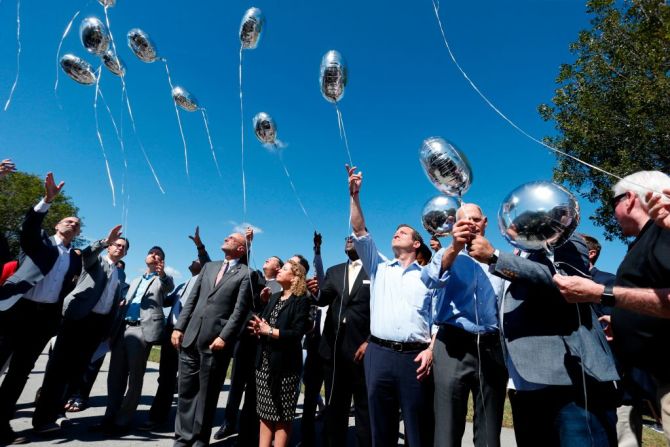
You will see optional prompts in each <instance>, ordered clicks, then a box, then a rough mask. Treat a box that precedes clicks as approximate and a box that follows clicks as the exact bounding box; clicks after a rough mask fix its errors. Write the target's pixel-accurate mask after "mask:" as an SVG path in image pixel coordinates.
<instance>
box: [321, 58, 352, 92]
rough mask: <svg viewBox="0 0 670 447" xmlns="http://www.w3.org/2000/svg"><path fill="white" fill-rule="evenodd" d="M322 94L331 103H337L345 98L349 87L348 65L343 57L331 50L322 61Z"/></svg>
mask: <svg viewBox="0 0 670 447" xmlns="http://www.w3.org/2000/svg"><path fill="white" fill-rule="evenodd" d="M319 83H320V84H321V94H322V95H323V97H324V98H326V99H327V100H328V101H330V102H337V101H339V100H340V99H342V96H344V88H345V87H346V86H347V63H346V62H345V60H344V58H343V57H342V55H341V54H340V53H339V52H338V51H335V50H330V51H329V52H327V53H326V54H325V55H324V56H323V58H322V59H321V71H320V75H319Z"/></svg>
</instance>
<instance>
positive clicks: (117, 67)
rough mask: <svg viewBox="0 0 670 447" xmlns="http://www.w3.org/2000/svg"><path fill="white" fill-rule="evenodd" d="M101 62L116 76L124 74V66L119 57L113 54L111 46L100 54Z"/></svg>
mask: <svg viewBox="0 0 670 447" xmlns="http://www.w3.org/2000/svg"><path fill="white" fill-rule="evenodd" d="M102 63H103V64H105V67H107V69H108V70H109V71H111V72H112V73H114V74H115V75H117V76H123V75H124V74H126V67H124V65H123V62H121V59H119V58H118V57H117V56H116V54H114V52H113V51H112V49H111V48H110V49H108V50H107V51H105V54H103V55H102Z"/></svg>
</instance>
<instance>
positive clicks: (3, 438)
mask: <svg viewBox="0 0 670 447" xmlns="http://www.w3.org/2000/svg"><path fill="white" fill-rule="evenodd" d="M29 442H30V441H29V440H28V438H26V437H25V436H19V435H17V434H16V432H15V431H14V430H12V429H11V428H5V429H3V430H0V445H21V444H28V443H29Z"/></svg>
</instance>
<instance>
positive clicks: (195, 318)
mask: <svg viewBox="0 0 670 447" xmlns="http://www.w3.org/2000/svg"><path fill="white" fill-rule="evenodd" d="M221 265H222V261H211V262H208V263H207V264H205V266H204V267H203V268H202V271H201V272H200V274H199V275H198V280H197V281H196V283H195V285H194V286H193V290H191V295H190V296H189V297H188V298H187V300H186V304H185V305H184V308H183V309H182V311H181V313H180V314H179V319H178V320H177V324H175V327H174V328H175V329H176V330H178V331H182V332H183V333H184V341H183V342H182V347H184V348H187V347H189V346H191V345H193V344H194V343H195V345H196V346H197V348H198V350H200V351H203V352H211V351H210V349H209V345H210V344H211V343H212V342H213V341H214V339H215V338H216V337H221V339H223V340H224V341H225V342H226V343H227V344H230V345H231V346H233V345H234V343H235V341H236V339H237V336H238V335H239V333H240V330H241V329H242V327H243V326H244V325H245V324H246V322H247V320H246V317H247V313H248V311H249V307H250V306H251V287H250V286H249V277H250V275H249V269H248V268H247V266H246V265H244V264H241V263H239V262H238V263H237V264H236V265H235V266H233V267H230V268H229V269H228V270H227V271H226V273H225V274H224V275H223V278H222V279H221V282H219V284H215V282H216V277H217V275H218V273H219V270H220V269H221Z"/></svg>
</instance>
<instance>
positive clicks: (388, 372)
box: [363, 342, 433, 447]
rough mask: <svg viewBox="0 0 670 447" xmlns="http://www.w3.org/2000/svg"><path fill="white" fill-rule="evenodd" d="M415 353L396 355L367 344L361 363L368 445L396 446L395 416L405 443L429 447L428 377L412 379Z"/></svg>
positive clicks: (431, 438)
mask: <svg viewBox="0 0 670 447" xmlns="http://www.w3.org/2000/svg"><path fill="white" fill-rule="evenodd" d="M418 354H419V352H418V351H408V352H397V351H394V350H392V349H390V348H385V347H383V346H379V345H378V344H376V343H373V342H370V344H369V345H368V348H367V350H366V351H365V357H364V360H363V363H364V365H365V383H366V385H367V388H368V405H369V408H370V424H371V428H372V445H373V446H375V447H389V446H397V445H398V431H399V428H400V421H399V412H400V411H402V416H403V422H404V425H405V443H406V444H407V443H409V444H410V445H411V446H413V447H414V446H417V447H418V446H421V447H423V446H430V445H432V443H433V405H432V392H433V381H432V377H430V376H429V377H428V378H426V379H424V380H423V381H418V380H417V379H416V369H417V368H418V364H417V363H415V362H414V358H415V357H416V356H417V355H418Z"/></svg>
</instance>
